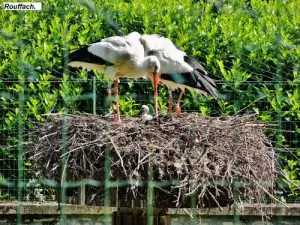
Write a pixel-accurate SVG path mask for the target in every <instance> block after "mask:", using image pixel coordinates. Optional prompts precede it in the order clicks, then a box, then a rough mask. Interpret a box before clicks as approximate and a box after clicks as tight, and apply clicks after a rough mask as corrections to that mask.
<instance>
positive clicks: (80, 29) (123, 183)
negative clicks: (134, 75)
mask: <svg viewBox="0 0 300 225" xmlns="http://www.w3.org/2000/svg"><path fill="white" fill-rule="evenodd" d="M59 3H60V4H61V5H64V7H60V6H58V5H57V3H56V1H54V0H53V1H48V3H45V4H44V5H43V11H42V12H40V14H36V12H26V13H24V14H23V13H21V12H17V13H14V12H7V11H4V10H2V11H1V22H3V28H1V30H0V40H1V42H0V46H1V50H0V60H1V62H0V64H1V65H0V76H1V79H0V115H1V116H0V148H1V151H0V185H1V192H0V200H3V201H11V200H17V204H18V218H17V222H18V224H22V214H21V212H22V207H23V206H22V204H23V203H24V202H29V201H34V202H44V201H47V202H49V201H53V202H54V201H57V200H58V199H59V201H60V202H61V203H74V204H75V203H76V204H84V203H86V200H87V199H86V196H85V194H84V193H86V192H88V191H95V190H98V192H95V193H97V194H98V195H99V196H98V201H97V202H96V203H94V204H95V205H102V206H104V210H105V212H104V214H105V215H106V218H104V221H106V223H108V224H110V223H111V222H110V221H111V217H110V216H109V215H108V212H109V207H110V206H112V202H114V198H115V195H117V194H118V190H119V189H120V188H121V187H130V185H131V182H132V181H130V180H120V181H118V182H116V181H112V180H110V172H111V171H110V169H111V166H112V165H111V163H112V162H111V160H110V158H111V155H110V154H111V152H110V151H105V155H104V156H105V163H104V171H105V172H104V173H103V179H102V180H95V179H83V180H81V181H74V180H69V179H68V178H67V177H66V176H65V177H64V175H66V174H67V170H68V156H67V154H66V153H67V152H68V142H67V140H68V125H69V121H68V119H67V116H66V115H68V114H69V115H70V114H72V115H76V114H78V113H89V114H93V115H102V116H104V117H105V118H107V120H108V121H110V120H111V116H112V110H111V107H110V103H109V99H108V98H107V78H106V77H105V76H104V75H103V74H98V73H97V72H95V71H91V72H83V71H80V70H75V69H72V68H68V67H67V65H66V62H67V59H68V53H69V52H71V51H72V50H73V49H77V48H78V47H79V45H84V44H87V43H90V42H94V41H95V40H99V39H100V38H103V37H107V36H111V35H116V34H120V33H125V34H126V33H129V32H130V31H133V30H137V31H139V32H141V33H160V34H163V35H165V36H168V37H169V38H171V39H172V40H173V41H175V40H176V44H177V45H179V46H180V47H182V48H183V49H184V50H185V51H186V52H188V53H189V54H191V55H193V56H195V57H196V58H197V59H198V60H200V62H202V63H203V65H205V66H204V67H205V68H207V70H208V71H210V75H211V76H214V77H215V76H216V77H217V78H216V79H217V84H218V89H219V94H220V95H219V96H220V98H219V99H218V100H213V99H212V98H210V97H208V98H207V97H204V96H198V95H196V94H195V93H190V92H186V93H185V94H184V97H183V99H182V102H181V104H182V110H183V112H186V113H192V112H197V113H199V114H200V115H201V116H211V117H216V116H224V117H234V116H237V115H252V116H253V118H255V120H260V121H265V122H267V123H268V124H270V125H271V127H272V129H270V130H268V133H267V135H268V137H269V139H270V141H271V143H272V146H274V147H276V157H277V158H278V162H279V164H280V168H281V169H282V170H284V172H283V174H280V175H278V177H277V180H276V182H277V183H276V190H277V191H278V193H275V194H274V196H276V197H278V199H284V201H285V202H287V203H289V202H290V203H295V202H299V197H298V196H299V190H298V188H297V185H298V184H299V174H298V170H299V158H298V157H299V151H300V123H299V118H300V104H299V102H300V93H299V90H300V89H299V85H300V77H299V18H300V16H299V11H297V7H296V6H297V5H296V1H295V2H292V1H291V2H287V1H282V2H275V3H273V2H271V3H269V4H268V3H266V2H263V3H262V2H261V1H251V3H249V1H234V0H232V1H228V2H225V1H207V2H205V1H203V2H202V1H198V2H197V1H196V2H194V1H193V2H192V1H167V2H166V3H160V2H157V5H156V6H155V7H154V8H153V4H152V3H151V4H150V3H149V2H147V1H141V2H139V1H136V2H128V1H114V2H108V1H107V2H100V1H99V2H95V3H90V2H85V1H80V2H76V3H74V2H73V1H59ZM65 8H66V9H67V10H65ZM53 9H56V10H53ZM79 15H81V16H79ZM153 18H155V19H153ZM297 18H298V19H297ZM152 20H153V21H152ZM86 21H87V22H86ZM151 21H152V22H151ZM173 21H175V22H174V23H173ZM12 24H15V26H13V25H12ZM16 27H17V28H16ZM29 31H36V32H29ZM119 93H120V109H121V114H122V116H123V117H127V118H132V117H139V111H140V108H141V105H144V104H147V105H149V106H150V112H151V113H153V109H151V106H152V105H153V89H152V84H151V83H150V82H149V81H146V80H138V81H132V80H125V79H123V80H121V82H120V85H119ZM178 94H179V93H178V92H176V93H175V95H174V99H177V97H178ZM167 102H168V91H167V89H166V88H165V87H160V99H159V108H160V111H161V113H162V114H167V112H168V105H167ZM58 113H59V114H61V115H63V120H62V131H61V134H62V135H61V140H62V143H63V144H62V146H61V152H60V154H61V173H62V176H61V178H62V179H61V180H60V181H58V180H53V179H47V177H46V176H44V178H43V179H36V177H35V176H34V175H32V174H29V173H28V171H30V168H32V167H33V165H32V164H31V162H30V160H28V158H26V154H25V153H26V152H28V151H29V150H28V149H30V148H31V146H32V145H33V144H35V142H36V139H35V138H36V137H37V136H36V135H37V134H36V133H37V130H36V126H35V125H37V124H46V123H47V122H49V121H51V119H52V117H51V116H50V115H51V114H58ZM183 120H184V118H183ZM78 163H79V164H81V162H78ZM83 164H84V163H83ZM83 167H84V165H83ZM147 171H148V174H147V175H148V176H147V178H146V180H143V181H140V184H141V186H143V187H144V188H145V189H146V192H145V195H146V196H145V198H146V200H147V201H146V205H145V206H146V211H147V224H153V220H154V219H153V218H154V217H153V214H154V211H155V201H157V199H155V191H156V190H157V189H159V188H162V187H164V186H168V185H170V184H177V182H178V181H177V180H169V181H166V182H157V181H155V180H154V179H153V168H152V164H151V163H149V165H148V168H147ZM37 172H38V171H37ZM285 176H287V177H289V179H290V180H292V181H293V182H294V184H295V185H291V184H290V183H288V182H285V181H286V177H285ZM237 188H238V187H237ZM74 193H75V194H74ZM72 195H76V199H75V200H72ZM266 202H267V200H266ZM189 205H190V208H192V209H193V208H194V209H195V208H196V205H197V203H196V197H195V196H192V197H191V199H190V202H189ZM67 207H68V206H67V205H64V204H61V216H60V218H61V223H62V224H63V223H66V219H67V217H66V213H65V212H66V210H67ZM194 218H196V217H194ZM194 220H195V221H194V223H195V224H196V223H197V221H196V219H194ZM235 220H236V223H238V222H237V220H238V213H236V217H235Z"/></svg>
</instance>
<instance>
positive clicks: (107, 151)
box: [104, 148, 111, 225]
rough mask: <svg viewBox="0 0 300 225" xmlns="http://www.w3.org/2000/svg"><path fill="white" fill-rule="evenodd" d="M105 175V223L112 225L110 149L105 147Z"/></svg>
mask: <svg viewBox="0 0 300 225" xmlns="http://www.w3.org/2000/svg"><path fill="white" fill-rule="evenodd" d="M104 155H105V157H104V158H105V159H104V160H105V162H104V168H105V177H104V182H105V183H104V224H105V225H110V224H111V222H110V216H109V207H110V179H109V178H110V149H108V148H107V149H105V153H104Z"/></svg>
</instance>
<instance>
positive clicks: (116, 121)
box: [114, 79, 121, 123]
mask: <svg viewBox="0 0 300 225" xmlns="http://www.w3.org/2000/svg"><path fill="white" fill-rule="evenodd" d="M118 83H119V82H118V79H117V80H115V81H114V94H115V98H116V104H117V115H116V116H114V118H115V119H114V122H115V123H119V122H121V116H120V105H119V91H118Z"/></svg>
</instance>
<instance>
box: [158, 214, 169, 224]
mask: <svg viewBox="0 0 300 225" xmlns="http://www.w3.org/2000/svg"><path fill="white" fill-rule="evenodd" d="M158 225H171V217H170V216H169V215H165V216H160V217H159V221H158Z"/></svg>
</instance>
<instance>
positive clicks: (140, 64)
mask: <svg viewBox="0 0 300 225" xmlns="http://www.w3.org/2000/svg"><path fill="white" fill-rule="evenodd" d="M156 64H159V61H158V59H157V57H156V56H153V55H151V56H146V57H145V58H142V59H140V60H138V61H137V65H136V66H137V68H139V69H140V70H141V71H144V72H149V73H150V72H153V70H154V67H155V65H156Z"/></svg>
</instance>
